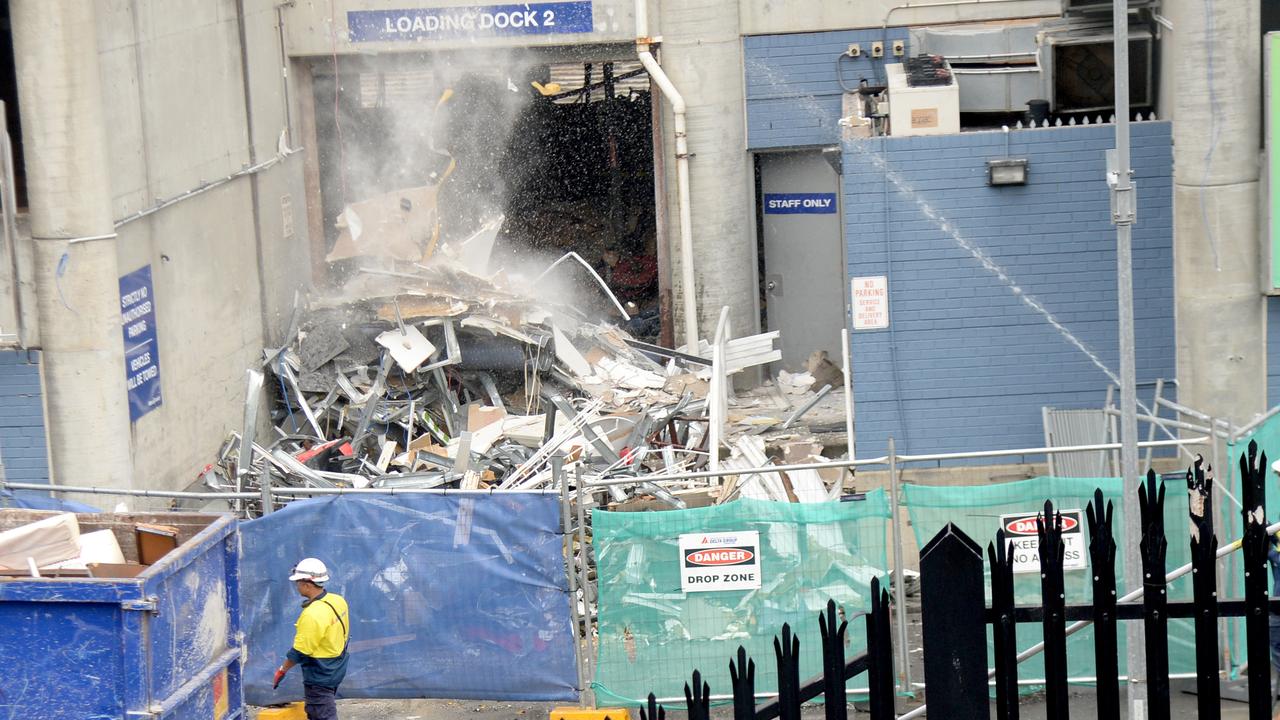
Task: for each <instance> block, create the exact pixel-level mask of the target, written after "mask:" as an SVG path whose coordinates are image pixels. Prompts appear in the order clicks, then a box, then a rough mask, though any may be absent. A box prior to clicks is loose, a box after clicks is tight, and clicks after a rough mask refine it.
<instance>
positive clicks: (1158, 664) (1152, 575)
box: [1138, 470, 1169, 720]
mask: <svg viewBox="0 0 1280 720" xmlns="http://www.w3.org/2000/svg"><path fill="white" fill-rule="evenodd" d="M1138 508H1139V509H1140V510H1141V519H1142V539H1141V541H1139V544H1138V547H1139V549H1140V550H1141V553H1142V584H1143V588H1144V590H1145V591H1144V592H1143V594H1142V622H1143V628H1144V629H1145V634H1144V637H1145V647H1144V648H1143V650H1144V651H1145V652H1146V655H1147V717H1148V718H1149V719H1150V720H1169V618H1168V604H1169V598H1168V594H1167V591H1166V589H1165V555H1166V552H1167V550H1168V543H1167V542H1166V541H1165V535H1164V483H1161V482H1159V481H1158V480H1157V478H1156V473H1155V471H1154V470H1148V471H1147V481H1146V483H1145V485H1139V486H1138Z"/></svg>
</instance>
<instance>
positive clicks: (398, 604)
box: [240, 493, 578, 705]
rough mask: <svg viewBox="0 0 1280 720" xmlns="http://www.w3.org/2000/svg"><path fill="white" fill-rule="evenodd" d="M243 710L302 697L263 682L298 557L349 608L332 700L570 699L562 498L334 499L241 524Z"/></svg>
mask: <svg viewBox="0 0 1280 720" xmlns="http://www.w3.org/2000/svg"><path fill="white" fill-rule="evenodd" d="M240 531H241V542H242V555H241V558H242V559H241V566H240V578H241V580H240V589H241V593H240V596H241V611H242V613H243V627H244V630H245V645H246V647H247V648H248V663H247V664H246V666H245V680H244V687H245V699H246V701H247V702H249V703H251V704H254V705H267V704H274V703H282V702H289V701H294V700H300V699H301V698H302V678H301V674H300V673H299V672H298V671H297V670H294V671H292V672H290V673H289V676H288V677H287V678H286V679H285V682H284V683H282V684H281V685H280V689H279V690H274V691H273V690H272V689H271V677H272V673H273V672H274V670H275V668H276V667H277V666H278V665H279V664H280V662H281V660H282V659H283V658H284V654H285V652H286V651H288V649H289V646H290V644H291V643H292V640H293V629H294V628H293V623H294V621H295V620H296V619H297V616H298V611H299V609H300V602H301V597H299V596H298V594H297V591H296V590H295V589H294V586H293V583H291V582H289V581H288V575H289V570H290V569H291V568H292V567H293V565H294V564H295V563H297V561H298V560H300V559H302V558H304V557H318V558H320V559H321V560H323V561H324V562H325V564H326V565H328V567H329V571H330V575H331V578H332V579H331V580H330V582H329V584H328V587H329V588H330V589H331V590H332V591H333V592H336V593H338V594H340V595H342V596H343V597H345V598H346V599H347V602H348V603H349V604H350V608H351V646H350V650H351V660H350V665H349V668H348V671H347V678H346V680H345V681H344V682H343V683H342V687H341V688H340V690H339V697H349V698H453V699H484V700H524V701H558V700H567V701H576V700H577V698H578V689H577V687H576V685H577V669H576V664H575V655H574V630H573V625H572V621H571V619H570V614H569V595H568V588H567V586H566V578H565V565H564V555H563V544H562V543H563V533H562V529H561V526H560V505H559V498H558V497H556V496H554V495H536V494H528V493H502V494H488V493H477V494H474V495H462V494H458V495H454V494H449V495H398V496H394V497H389V496H381V497H379V496H372V495H369V496H359V495H356V496H351V495H348V496H335V497H329V498H323V499H314V500H303V501H298V502H293V503H290V504H289V505H288V506H286V507H285V508H284V509H283V510H280V511H278V512H275V513H272V514H270V515H267V516H265V517H262V518H259V519H257V520H253V521H250V522H245V523H242V524H241V525H240Z"/></svg>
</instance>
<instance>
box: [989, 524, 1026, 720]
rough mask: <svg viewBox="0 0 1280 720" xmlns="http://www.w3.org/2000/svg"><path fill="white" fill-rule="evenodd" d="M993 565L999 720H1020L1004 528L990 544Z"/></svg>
mask: <svg viewBox="0 0 1280 720" xmlns="http://www.w3.org/2000/svg"><path fill="white" fill-rule="evenodd" d="M987 559H988V561H989V562H990V563H991V611H992V615H993V619H992V621H991V636H992V639H993V640H994V641H995V648H994V649H995V654H996V657H995V664H996V720H1018V622H1017V621H1016V620H1015V619H1014V617H1013V606H1014V601H1013V556H1012V555H1010V554H1009V543H1008V541H1007V540H1006V539H1005V532H1004V528H1000V529H999V530H997V531H996V541H995V543H994V544H990V543H989V544H988V545H987Z"/></svg>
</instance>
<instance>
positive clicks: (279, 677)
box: [271, 667, 285, 690]
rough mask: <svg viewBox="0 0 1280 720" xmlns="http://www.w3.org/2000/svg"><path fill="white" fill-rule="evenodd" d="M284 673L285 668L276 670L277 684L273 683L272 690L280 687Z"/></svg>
mask: <svg viewBox="0 0 1280 720" xmlns="http://www.w3.org/2000/svg"><path fill="white" fill-rule="evenodd" d="M284 673H285V669H284V668H282V667H278V668H276V677H275V682H273V683H271V689H272V690H275V689H276V688H278V687H280V681H281V680H283V679H284Z"/></svg>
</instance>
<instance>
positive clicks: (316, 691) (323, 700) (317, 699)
mask: <svg viewBox="0 0 1280 720" xmlns="http://www.w3.org/2000/svg"><path fill="white" fill-rule="evenodd" d="M303 688H304V689H305V690H306V691H307V696H306V697H307V705H306V709H307V720H338V705H337V703H335V702H334V696H335V695H337V693H338V688H331V687H321V686H320V685H304V686H303Z"/></svg>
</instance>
